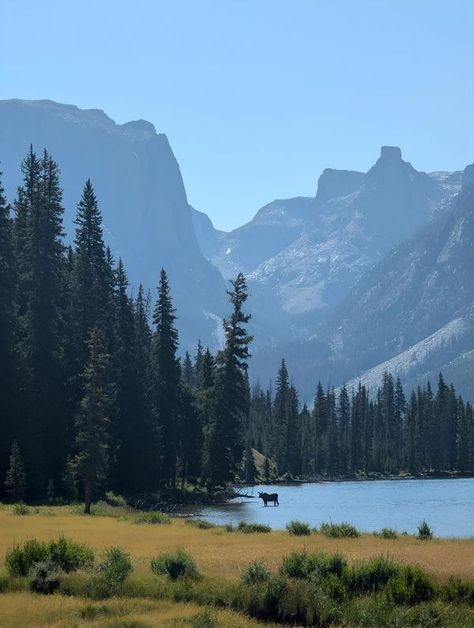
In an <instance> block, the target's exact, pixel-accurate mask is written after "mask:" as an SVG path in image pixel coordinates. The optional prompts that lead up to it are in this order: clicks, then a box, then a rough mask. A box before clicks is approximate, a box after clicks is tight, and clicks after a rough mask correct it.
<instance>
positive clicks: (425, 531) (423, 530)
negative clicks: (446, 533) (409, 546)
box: [418, 519, 433, 541]
mask: <svg viewBox="0 0 474 628" xmlns="http://www.w3.org/2000/svg"><path fill="white" fill-rule="evenodd" d="M418 538H419V539H420V540H421V541H429V540H430V539H432V538H433V530H432V529H431V528H430V526H429V524H428V523H427V521H426V520H425V519H423V521H422V522H421V523H420V525H419V526H418Z"/></svg>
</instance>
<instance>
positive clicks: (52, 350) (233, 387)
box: [0, 148, 474, 512]
mask: <svg viewBox="0 0 474 628" xmlns="http://www.w3.org/2000/svg"><path fill="white" fill-rule="evenodd" d="M63 213H64V207H63V201H62V189H61V182H60V171H59V166H58V164H57V163H56V162H55V161H54V159H53V158H52V156H51V155H50V154H48V152H47V151H44V152H43V154H42V155H38V154H36V153H35V152H34V150H33V148H31V149H30V151H29V152H28V154H27V155H26V157H25V159H24V161H23V163H22V184H21V186H20V187H19V188H18V190H17V194H16V197H15V198H14V199H8V200H7V199H6V198H5V194H4V192H3V189H2V187H1V184H0V386H1V390H0V498H1V499H4V498H10V499H11V500H14V501H18V500H22V499H24V500H27V501H32V502H35V501H42V500H45V499H46V498H47V497H51V496H55V497H56V498H61V499H64V500H72V499H75V498H76V497H77V496H78V495H80V497H81V499H83V500H84V502H85V505H86V512H87V511H89V510H90V506H91V503H92V502H93V501H94V500H96V499H98V498H99V497H100V496H101V494H103V493H104V491H109V490H111V491H114V492H115V493H117V494H120V495H124V496H127V497H138V496H141V495H146V494H151V493H158V492H159V491H160V490H161V489H163V488H166V487H167V488H179V487H184V486H185V485H186V486H187V485H201V486H203V487H207V488H208V489H210V490H211V489H214V488H216V487H222V486H224V485H226V484H227V483H233V482H236V481H240V482H244V483H255V482H256V481H258V480H260V481H266V482H269V481H273V480H275V479H277V478H282V477H286V478H328V479H334V478H344V477H363V476H364V475H368V474H370V473H379V474H384V475H388V474H399V473H402V472H404V473H410V474H416V475H418V474H425V473H426V474H428V473H431V474H433V473H441V472H461V473H472V472H473V471H474V420H473V412H472V406H471V404H470V403H469V402H465V401H464V400H463V399H462V398H461V397H460V396H459V395H458V394H457V392H456V390H455V389H454V387H453V386H452V385H450V383H449V382H447V381H445V380H444V378H443V376H442V374H440V375H439V378H438V381H436V382H426V385H425V386H424V387H423V388H418V389H417V390H413V391H404V390H403V387H402V385H401V383H400V380H399V379H394V378H393V377H392V375H391V374H390V373H385V374H384V376H383V380H382V381H381V382H380V386H379V388H378V389H377V390H376V391H374V390H368V389H367V388H366V387H365V386H363V385H359V386H358V387H357V388H356V389H354V390H352V389H351V390H349V389H347V388H346V387H345V386H342V387H341V388H339V389H336V390H335V389H324V388H323V387H322V386H321V384H318V373H309V374H308V376H309V377H311V378H313V379H314V387H315V394H314V403H313V404H312V406H308V405H307V404H304V403H302V402H301V400H300V399H299V397H298V391H297V390H296V389H295V388H294V387H293V386H292V384H291V374H290V373H288V370H287V367H286V365H285V361H284V360H282V362H281V364H276V365H275V381H274V383H273V384H272V385H271V386H270V387H269V388H264V387H262V386H261V385H256V384H253V385H251V384H250V383H249V377H248V363H249V359H250V358H251V342H252V337H251V336H250V335H249V333H248V332H247V323H248V321H249V318H250V317H249V315H248V313H247V309H246V301H247V298H248V290H247V285H246V280H245V278H244V276H243V275H242V274H238V275H237V277H236V278H235V280H233V281H232V282H230V285H229V290H228V298H229V303H228V316H227V318H226V319H225V320H224V321H223V327H224V332H225V342H224V344H223V346H222V348H221V349H220V350H219V351H218V352H217V353H216V354H213V353H211V351H210V350H209V349H208V348H206V347H205V346H202V345H201V343H200V342H199V338H196V347H197V349H193V350H191V349H190V348H187V347H180V344H179V337H178V332H177V328H176V318H177V316H179V312H176V310H175V308H174V306H173V286H172V285H170V283H169V281H168V277H167V274H166V270H165V269H161V272H160V269H157V274H158V273H159V283H158V286H157V289H156V293H155V294H149V293H148V292H147V291H146V290H145V289H144V288H143V287H142V286H139V287H132V286H130V285H129V283H128V280H127V272H126V268H125V267H124V264H123V263H122V260H121V259H113V257H112V254H111V252H110V249H109V248H108V247H107V243H106V241H105V238H104V231H103V225H102V218H101V212H100V199H97V198H96V195H95V193H94V188H93V185H92V183H91V181H89V180H88V181H86V182H85V184H84V188H83V193H82V196H81V198H80V199H78V204H77V213H76V219H75V233H74V234H70V235H73V240H71V242H72V244H71V245H67V244H66V237H65V233H64V230H63ZM137 246H139V243H137ZM250 298H251V297H250ZM186 349H188V351H186ZM255 452H260V453H261V454H263V456H264V461H265V462H264V467H263V469H259V470H257V468H256V465H255V460H254V458H255Z"/></svg>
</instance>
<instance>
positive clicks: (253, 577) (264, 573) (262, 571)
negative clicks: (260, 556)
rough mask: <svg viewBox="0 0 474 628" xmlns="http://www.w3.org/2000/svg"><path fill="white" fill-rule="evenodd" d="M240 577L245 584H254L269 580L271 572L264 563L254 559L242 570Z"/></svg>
mask: <svg viewBox="0 0 474 628" xmlns="http://www.w3.org/2000/svg"><path fill="white" fill-rule="evenodd" d="M240 577H241V579H242V582H245V584H249V585H254V584H259V583H260V582H265V581H266V580H269V579H270V577H271V574H270V571H269V570H268V568H267V566H266V565H265V563H263V562H262V561H260V560H255V561H253V563H250V565H248V566H247V567H246V568H245V569H244V570H243V571H242V574H241V576H240Z"/></svg>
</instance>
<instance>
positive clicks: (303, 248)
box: [0, 100, 474, 401]
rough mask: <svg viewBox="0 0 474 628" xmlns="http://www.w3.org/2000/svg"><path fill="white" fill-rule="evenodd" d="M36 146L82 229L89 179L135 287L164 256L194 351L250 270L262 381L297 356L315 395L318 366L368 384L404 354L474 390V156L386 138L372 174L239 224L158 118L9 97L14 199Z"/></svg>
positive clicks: (8, 182) (279, 203)
mask: <svg viewBox="0 0 474 628" xmlns="http://www.w3.org/2000/svg"><path fill="white" fill-rule="evenodd" d="M30 144H33V146H34V148H35V149H36V150H37V151H41V150H42V149H43V148H44V147H46V148H47V149H48V150H49V151H50V152H51V154H52V156H53V157H54V158H55V159H56V161H57V162H58V163H59V165H60V167H61V171H62V172H61V183H62V186H63V188H64V205H65V207H66V216H65V227H66V229H67V231H68V233H69V236H70V237H71V238H72V236H73V233H74V225H73V219H74V215H75V208H76V204H77V202H78V200H79V197H80V194H81V191H82V186H83V183H84V181H85V179H87V178H89V177H90V178H91V180H92V182H93V185H94V187H95V190H96V194H97V196H98V200H99V204H100V207H101V209H102V212H103V216H104V228H105V237H106V240H107V243H108V244H109V245H110V246H111V248H112V251H113V253H114V255H115V256H116V257H118V256H121V257H122V258H123V259H124V262H125V266H126V269H127V271H128V273H129V279H130V282H131V285H132V286H133V287H134V288H136V286H137V285H138V282H139V281H142V282H143V283H144V284H145V286H146V287H148V288H152V289H153V288H154V286H155V284H156V282H157V278H158V274H159V271H160V268H161V267H162V266H163V267H165V268H166V269H167V271H168V273H169V276H170V281H171V288H172V294H173V299H174V303H175V305H176V307H177V310H178V317H179V318H178V326H179V331H180V339H181V349H182V350H183V351H184V350H186V349H190V350H193V348H194V347H195V344H196V342H197V340H198V339H201V341H202V342H203V343H204V344H206V345H210V346H211V348H212V349H213V350H215V349H217V347H218V346H219V343H220V341H221V339H222V326H221V323H220V321H221V317H222V316H223V315H224V314H225V313H226V312H227V311H228V307H227V303H226V295H225V290H226V283H227V282H226V279H229V278H233V277H235V275H236V274H237V272H239V271H243V272H244V273H245V274H246V276H247V278H248V284H249V289H250V299H249V301H248V307H249V308H250V310H251V312H252V319H251V321H250V324H249V331H250V333H252V334H253V335H254V336H255V341H254V343H253V353H254V356H253V358H252V361H251V375H252V378H253V379H254V380H256V379H260V380H261V381H262V383H265V384H266V382H267V381H268V379H269V378H271V377H274V375H275V371H276V368H277V365H278V363H279V361H280V359H281V357H286V358H287V360H288V364H289V367H290V372H291V374H292V376H293V377H294V383H295V385H296V386H297V387H298V388H299V389H300V390H301V393H302V398H303V399H304V400H305V401H309V400H310V399H311V396H312V392H313V388H314V384H315V382H316V381H317V380H318V379H321V380H322V381H323V382H324V383H325V384H331V385H336V386H337V385H340V384H341V383H342V382H343V381H344V380H346V381H352V379H353V378H356V377H359V376H362V377H364V378H366V381H367V382H369V381H372V379H373V378H375V377H376V376H377V374H378V373H379V371H380V369H381V368H392V369H394V370H398V371H400V373H402V374H403V377H404V378H405V381H406V382H408V383H410V384H411V383H417V382H419V381H421V380H420V378H423V377H425V376H427V375H428V374H431V375H432V374H433V373H434V372H435V371H436V369H438V368H443V369H445V370H446V371H447V372H448V373H452V374H453V376H455V377H456V380H457V381H456V382H455V383H457V382H458V381H461V380H462V381H465V382H467V383H466V384H465V385H464V384H463V385H462V386H461V387H460V390H461V392H463V390H464V391H470V392H468V394H469V395H471V398H472V399H474V386H472V387H470V385H469V381H470V380H469V378H468V377H464V375H463V374H464V372H465V370H466V369H468V370H469V369H472V366H473V364H474V357H473V355H474V353H473V351H474V340H473V338H474V334H473V328H474V327H473V314H472V312H473V305H472V304H473V298H472V283H473V282H472V270H470V269H471V268H472V267H474V262H473V259H472V250H471V249H470V248H469V247H470V245H469V242H471V243H472V241H474V234H473V232H472V196H470V194H471V192H469V190H470V187H471V184H472V181H473V179H474V171H473V169H472V168H470V167H468V168H467V169H466V170H465V171H464V173H463V172H461V171H459V172H458V171H456V172H444V171H436V172H432V173H428V174H427V173H423V172H419V171H417V170H416V169H415V168H414V167H413V166H412V165H411V164H410V163H409V162H407V161H404V160H403V159H402V155H401V151H400V149H399V148H398V147H393V146H383V147H382V149H381V152H380V156H379V158H378V159H377V160H376V162H375V164H374V165H373V166H372V168H370V169H369V170H368V172H366V173H363V172H357V171H353V170H337V169H334V168H327V169H326V170H324V172H323V173H322V174H321V176H320V177H319V180H318V185H317V190H316V193H315V196H314V197H298V196H297V197H294V198H290V199H278V200H274V201H272V202H271V203H268V204H267V205H265V206H264V207H262V208H261V209H260V210H259V211H258V212H257V213H256V215H255V217H254V218H253V219H252V220H251V221H250V222H248V223H247V224H245V225H242V226H241V227H239V228H237V229H234V230H233V231H231V232H229V233H227V232H223V231H219V230H217V229H215V228H214V227H213V225H212V222H211V220H210V219H209V218H208V216H207V215H206V214H205V213H203V212H201V211H198V210H196V209H194V208H192V207H190V205H189V204H188V200H187V197H186V191H185V187H184V183H183V180H182V177H181V173H180V170H179V166H178V164H177V162H176V159H175V157H174V155H173V152H172V150H171V147H170V145H169V142H168V139H167V137H166V135H164V134H162V133H157V132H156V130H155V127H154V126H153V125H152V124H151V123H150V122H147V121H145V120H136V121H132V122H127V123H125V124H116V123H115V122H114V121H113V120H111V119H110V118H109V117H108V116H107V115H106V114H105V113H104V112H103V111H101V110H98V109H90V110H81V109H79V108H77V107H75V106H73V105H62V104H59V103H55V102H52V101H22V100H10V101H0V170H2V171H3V173H4V174H3V183H4V186H5V188H6V191H7V194H8V197H9V199H10V200H12V199H13V197H14V195H15V190H16V186H17V185H18V184H19V182H20V168H19V166H20V162H21V159H22V158H23V157H24V155H25V153H26V151H27V150H28V147H29V145H30ZM461 187H462V191H461ZM459 234H470V235H468V237H467V236H466V237H464V235H463V236H462V237H461V236H460V235H459ZM469 238H470V240H469ZM471 264H472V266H471ZM371 378H372V379H371ZM471 379H473V378H471ZM463 387H464V388H463ZM471 391H472V392H471Z"/></svg>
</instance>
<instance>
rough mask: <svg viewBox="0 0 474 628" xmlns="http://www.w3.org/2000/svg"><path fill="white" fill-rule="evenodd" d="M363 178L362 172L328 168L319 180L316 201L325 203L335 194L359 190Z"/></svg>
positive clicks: (342, 194) (343, 194)
mask: <svg viewBox="0 0 474 628" xmlns="http://www.w3.org/2000/svg"><path fill="white" fill-rule="evenodd" d="M363 179H364V174H363V173H362V172H356V171H355V170H335V169H333V168H326V169H325V170H324V171H323V173H322V175H321V176H320V177H319V180H318V191H317V193H316V202H317V203H324V202H326V201H327V200H329V199H330V198H333V197H335V196H346V195H347V194H351V193H352V192H354V191H355V190H357V188H358V187H359V186H360V184H361V183H362V181H363Z"/></svg>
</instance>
